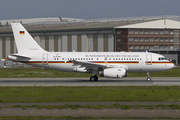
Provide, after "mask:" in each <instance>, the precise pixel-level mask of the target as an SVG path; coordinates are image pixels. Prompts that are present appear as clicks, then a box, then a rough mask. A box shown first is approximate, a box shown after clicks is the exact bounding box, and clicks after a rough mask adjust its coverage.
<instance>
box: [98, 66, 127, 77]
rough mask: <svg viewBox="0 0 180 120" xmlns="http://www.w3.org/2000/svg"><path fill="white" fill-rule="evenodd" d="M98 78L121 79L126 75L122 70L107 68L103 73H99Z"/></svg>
mask: <svg viewBox="0 0 180 120" xmlns="http://www.w3.org/2000/svg"><path fill="white" fill-rule="evenodd" d="M99 76H101V77H108V78H123V77H127V73H126V70H125V69H124V68H107V69H104V70H103V71H99Z"/></svg>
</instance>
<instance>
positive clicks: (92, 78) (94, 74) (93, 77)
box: [90, 70, 98, 82]
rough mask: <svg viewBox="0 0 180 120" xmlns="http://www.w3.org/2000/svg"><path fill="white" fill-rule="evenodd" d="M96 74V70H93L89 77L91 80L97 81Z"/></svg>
mask: <svg viewBox="0 0 180 120" xmlns="http://www.w3.org/2000/svg"><path fill="white" fill-rule="evenodd" d="M97 74H98V70H93V73H92V76H91V77H90V81H91V82H93V81H98V77H97Z"/></svg>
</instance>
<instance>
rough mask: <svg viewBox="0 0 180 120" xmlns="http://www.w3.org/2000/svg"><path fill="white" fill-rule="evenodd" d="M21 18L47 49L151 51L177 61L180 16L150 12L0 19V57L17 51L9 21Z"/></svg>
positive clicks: (179, 55)
mask: <svg viewBox="0 0 180 120" xmlns="http://www.w3.org/2000/svg"><path fill="white" fill-rule="evenodd" d="M12 22H20V23H22V24H23V26H24V27H25V28H26V29H27V30H28V31H29V32H30V34H31V35H32V36H33V37H34V39H35V40H36V42H37V43H38V44H39V45H40V46H41V47H42V48H43V49H45V50H47V51H54V52H57V51H60V52H67V51H68V52H71V51H73V50H74V51H78V52H90V51H91V52H93V51H96V52H119V51H145V50H148V51H151V52H156V53H160V54H163V55H165V56H166V57H167V58H168V59H172V60H173V61H174V63H175V64H177V65H178V64H180V52H179V51H180V49H179V48H180V45H179V37H180V36H179V32H180V17H178V16H175V15H173V16H166V17H163V16H149V17H136V18H111V19H95V20H83V19H76V18H61V17H53V18H32V19H12V20H0V59H5V58H6V57H7V55H9V54H14V53H17V50H16V46H15V42H14V37H13V34H12V29H11V26H10V23H12Z"/></svg>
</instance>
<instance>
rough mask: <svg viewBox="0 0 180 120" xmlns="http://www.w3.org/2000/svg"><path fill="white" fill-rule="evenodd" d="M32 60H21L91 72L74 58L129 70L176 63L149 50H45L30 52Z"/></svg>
mask: <svg viewBox="0 0 180 120" xmlns="http://www.w3.org/2000/svg"><path fill="white" fill-rule="evenodd" d="M27 55H29V56H31V57H32V59H31V60H26V59H24V60H22V59H21V61H20V62H23V63H27V64H31V65H35V66H38V67H44V68H49V69H53V70H59V71H67V72H91V71H87V70H85V68H84V67H81V66H80V65H73V62H72V61H73V60H76V61H82V62H83V61H88V62H92V63H97V64H103V65H106V66H107V68H108V67H125V68H126V70H127V72H158V71H164V70H168V69H171V68H172V67H173V66H174V65H173V63H172V62H170V61H169V60H166V59H161V58H164V57H163V56H162V55H159V54H155V53H149V52H43V53H39V54H38V53H37V54H28V53H27Z"/></svg>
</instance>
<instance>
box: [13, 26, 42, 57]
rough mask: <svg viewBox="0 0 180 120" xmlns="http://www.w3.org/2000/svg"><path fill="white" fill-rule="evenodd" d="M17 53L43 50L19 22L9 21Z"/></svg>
mask: <svg viewBox="0 0 180 120" xmlns="http://www.w3.org/2000/svg"><path fill="white" fill-rule="evenodd" d="M11 26H12V30H13V34H14V39H15V42H16V47H17V50H18V53H21V54H22V53H28V52H38V51H44V50H43V49H42V48H41V47H40V46H39V45H38V44H37V43H36V41H35V40H34V39H33V38H32V36H31V35H30V34H29V33H28V32H27V30H26V29H25V28H24V27H23V26H22V25H21V24H20V23H11Z"/></svg>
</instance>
